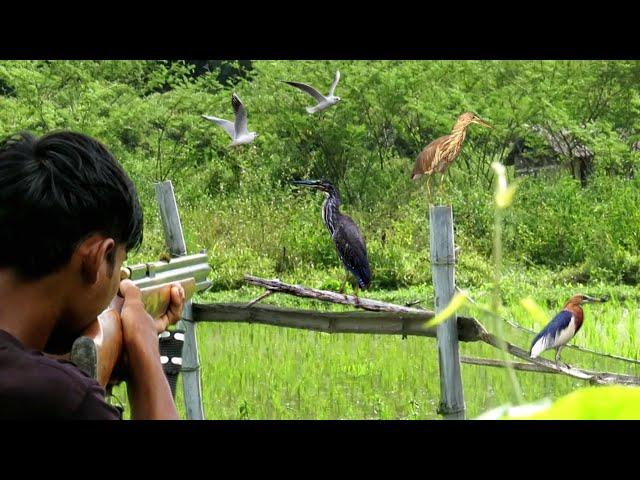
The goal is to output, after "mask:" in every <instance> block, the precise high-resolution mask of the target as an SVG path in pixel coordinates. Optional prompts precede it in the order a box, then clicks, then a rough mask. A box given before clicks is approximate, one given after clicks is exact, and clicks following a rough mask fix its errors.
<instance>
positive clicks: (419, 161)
mask: <svg viewBox="0 0 640 480" xmlns="http://www.w3.org/2000/svg"><path fill="white" fill-rule="evenodd" d="M446 139H447V135H445V136H444V137H440V138H437V139H436V140H434V141H433V142H431V143H430V144H429V145H427V146H426V147H424V149H423V150H422V151H421V152H420V155H418V158H416V161H415V163H414V165H413V172H412V173H411V179H412V180H416V179H418V178H420V177H421V176H422V175H425V174H427V175H429V174H431V173H433V171H434V170H435V168H436V166H437V164H438V161H439V160H440V155H439V153H438V152H439V151H440V149H441V148H442V144H443V143H444V142H445V141H446Z"/></svg>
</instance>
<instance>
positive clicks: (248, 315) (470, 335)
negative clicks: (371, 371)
mask: <svg viewBox="0 0 640 480" xmlns="http://www.w3.org/2000/svg"><path fill="white" fill-rule="evenodd" d="M193 318H194V321H196V322H221V323H225V322H242V323H258V324H263V325H273V326H276V327H288V328H297V329H302V330H313V331H317V332H326V333H364V334H379V335H415V336H423V337H434V338H435V336H436V328H435V327H432V328H425V326H424V325H425V322H426V321H427V320H429V319H430V318H432V314H431V312H426V311H425V312H418V313H410V314H407V313H393V312H319V311H316V310H300V309H294V308H281V307H276V306H274V305H265V304H263V305H254V306H251V307H248V306H247V304H244V303H214V304H199V303H194V304H193ZM483 331H484V328H483V327H482V325H481V324H480V323H478V322H477V321H476V320H474V319H473V318H466V317H459V318H458V338H459V340H460V341H463V342H474V341H477V340H479V338H480V335H481V333H482V332H483Z"/></svg>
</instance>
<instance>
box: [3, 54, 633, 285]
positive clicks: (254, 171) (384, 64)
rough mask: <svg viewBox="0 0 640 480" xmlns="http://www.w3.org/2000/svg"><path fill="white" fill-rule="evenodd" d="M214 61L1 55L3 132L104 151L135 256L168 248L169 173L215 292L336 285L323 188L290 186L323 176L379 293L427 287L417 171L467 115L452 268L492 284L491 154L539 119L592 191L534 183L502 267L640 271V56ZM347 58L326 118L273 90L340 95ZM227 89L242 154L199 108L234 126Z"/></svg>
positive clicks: (608, 274) (522, 188)
mask: <svg viewBox="0 0 640 480" xmlns="http://www.w3.org/2000/svg"><path fill="white" fill-rule="evenodd" d="M210 65H211V66H212V67H211V68H212V69H211V71H209V72H207V71H206V70H205V69H203V68H201V67H202V66H201V65H192V64H189V63H185V62H175V61H174V62H156V61H3V62H0V135H2V136H5V135H8V134H11V133H14V132H17V131H19V130H23V129H28V130H32V131H34V132H36V133H44V132H47V131H50V130H52V129H59V128H68V129H75V130H80V131H82V132H85V133H88V134H91V135H94V136H96V137H97V138H99V139H100V140H102V141H103V142H104V143H105V144H107V145H108V146H109V148H110V149H111V150H112V151H113V152H114V153H115V154H116V155H117V157H118V158H119V159H120V160H121V161H122V163H123V164H124V166H125V168H126V169H127V170H128V171H129V172H130V174H131V176H132V177H133V178H134V180H135V182H136V184H137V186H138V188H139V190H140V195H141V198H142V201H143V203H144V206H145V212H146V240H145V245H144V247H143V248H142V250H141V251H140V252H139V255H138V257H139V258H142V257H146V258H148V257H149V256H153V255H157V254H159V253H160V251H161V250H162V239H161V238H160V235H161V229H160V226H159V222H158V219H157V216H156V214H155V206H154V205H153V201H154V192H153V186H152V185H153V182H156V181H158V180H163V179H167V178H169V179H171V180H172V181H173V182H174V186H175V188H176V192H177V195H178V199H179V202H180V205H181V209H182V212H183V213H182V215H183V223H184V226H185V231H186V236H187V242H188V245H189V248H190V249H192V250H194V249H200V248H207V249H208V250H209V251H210V253H211V258H212V266H213V268H214V275H212V279H213V281H214V284H215V288H218V289H223V288H232V287H235V286H238V285H240V284H241V283H242V274H243V273H248V272H251V273H254V274H262V275H268V276H280V277H281V278H283V279H284V278H286V279H288V280H292V281H300V282H302V281H310V282H316V284H318V285H321V286H334V284H335V286H337V285H338V284H339V282H340V280H341V276H342V269H341V267H340V265H339V262H338V259H337V256H336V254H335V252H334V250H333V246H332V244H331V242H330V240H329V237H328V235H327V232H326V230H325V229H324V226H323V225H322V221H321V217H320V205H321V202H322V196H321V195H320V194H316V193H315V192H308V191H301V192H298V191H296V190H295V189H293V188H292V187H291V185H289V183H288V181H289V180H290V179H292V178H303V177H306V178H311V177H314V178H319V177H323V178H328V179H330V180H331V181H333V182H334V183H335V184H336V185H337V186H338V188H339V189H340V192H341V196H342V200H343V210H344V211H345V212H346V213H348V214H349V215H351V216H352V217H353V218H354V219H355V220H356V221H357V222H358V223H359V225H360V226H361V229H362V230H363V232H364V234H365V236H366V239H367V242H368V246H369V253H370V257H371V264H372V270H373V287H374V288H397V287H402V286H408V285H414V284H421V283H430V281H431V274H430V269H429V268H428V260H429V252H428V249H429V241H428V234H429V231H428V228H429V227H428V222H427V216H428V211H427V198H426V191H425V190H424V187H423V184H422V182H418V183H413V182H412V181H411V180H410V178H409V177H410V172H411V168H412V165H413V161H414V159H415V157H416V155H417V154H418V152H419V151H420V150H421V149H422V148H423V147H424V146H425V145H426V144H427V143H428V142H429V141H431V140H433V139H435V138H436V137H438V136H440V135H444V134H446V133H448V132H449V131H450V129H451V127H452V125H453V123H454V122H455V120H456V118H457V116H458V115H459V114H460V113H462V112H463V111H465V110H472V111H475V112H477V113H478V114H479V115H480V116H482V117H483V118H486V119H487V120H489V121H490V122H491V123H492V124H494V126H495V128H494V129H493V130H487V129H483V128H481V127H477V126H471V127H470V129H469V132H468V136H467V140H466V142H465V146H464V148H463V150H462V153H461V154H460V156H459V157H458V160H457V161H456V163H455V164H454V165H453V167H452V168H451V171H450V174H449V176H448V177H447V182H446V184H445V194H444V196H443V197H441V198H440V200H441V201H449V202H451V203H452V204H453V206H454V212H455V216H456V243H457V244H458V245H459V246H461V247H462V253H461V256H460V261H461V267H460V269H459V273H458V278H459V280H460V282H461V283H464V284H470V285H474V284H475V285H480V284H483V283H485V282H486V281H487V279H488V278H489V276H490V269H489V268H488V265H489V264H490V255H491V245H492V243H491V235H492V233H491V232H492V228H493V207H492V204H491V200H492V193H491V192H492V188H493V187H492V185H493V183H492V182H493V171H492V170H491V167H490V165H491V162H493V161H504V160H505V159H506V157H507V155H508V153H509V150H510V148H511V146H512V143H513V141H514V140H515V139H516V138H519V137H522V136H527V135H529V136H530V131H529V130H528V126H529V125H533V124H541V125H545V126H548V127H551V128H566V129H568V131H570V132H571V133H572V134H573V135H574V136H575V137H576V138H578V139H579V140H580V141H581V142H583V143H584V144H585V145H587V146H588V147H589V148H590V149H591V150H592V151H593V152H595V173H594V174H593V175H592V177H590V179H589V181H588V183H587V185H586V186H584V187H582V186H581V185H580V183H579V182H577V181H575V180H573V178H572V177H571V176H570V174H567V173H560V174H551V175H541V176H539V177H526V178H522V179H521V182H520V185H519V189H518V193H517V196H516V200H515V203H514V205H513V207H512V208H511V209H509V211H508V212H507V215H506V218H505V232H504V248H505V255H506V261H507V262H508V263H510V264H511V265H512V266H513V267H514V268H518V267H532V266H542V267H544V268H550V269H552V270H553V271H555V272H557V278H558V279H559V281H562V280H563V279H565V280H568V281H574V282H587V281H592V280H594V279H597V280H611V281H616V282H624V283H628V284H637V283H638V282H639V281H640V273H639V272H640V257H639V252H640V238H639V234H640V233H639V232H640V213H639V210H638V205H639V204H640V193H639V192H640V189H639V187H640V184H639V182H640V180H638V177H637V169H638V166H639V164H640V159H639V158H638V157H639V154H638V152H634V151H632V149H631V148H630V145H631V143H632V142H633V141H636V140H638V139H639V138H640V136H639V135H640V120H639V119H640V116H639V115H638V113H640V92H639V88H638V78H640V62H561V61H549V62H538V61H535V62H534V61H526V62H519V61H465V62H457V61H375V62H373V61H353V62H348V61H340V62H333V61H332V62H329V61H258V62H250V63H246V62H245V63H238V62H222V63H211V64H210ZM338 68H339V69H340V71H341V73H342V79H341V81H340V84H339V85H338V88H337V91H336V94H337V95H340V96H341V97H342V98H343V101H342V102H341V104H340V105H338V106H337V107H334V108H331V109H329V110H327V111H325V112H323V113H321V114H318V115H314V116H310V115H308V114H307V113H306V111H305V110H304V107H305V106H307V105H311V104H312V100H311V99H310V97H308V96H307V95H305V94H304V93H302V92H300V91H299V90H296V89H294V88H292V87H290V86H288V85H286V84H283V83H279V80H287V79H288V80H298V81H303V82H307V83H310V84H312V85H314V86H316V87H317V88H318V89H320V90H321V91H328V88H329V85H330V83H331V81H332V79H333V75H334V73H335V70H336V69H338ZM196 70H197V72H196ZM232 91H235V92H237V93H238V95H239V96H240V98H241V99H242V100H243V102H244V103H245V106H246V108H247V111H248V114H249V126H250V128H251V129H252V130H255V131H257V132H259V133H260V134H261V135H260V136H259V137H258V139H257V140H256V142H255V143H254V144H253V145H250V146H245V147H242V148H239V149H230V148H229V147H228V144H229V139H228V137H227V136H226V134H225V133H224V132H223V131H222V130H221V129H220V128H218V127H216V126H215V125H213V124H211V123H209V122H206V121H204V120H203V119H202V118H201V117H200V115H201V114H203V113H206V114H211V115H216V116H220V117H223V118H229V119H231V118H232V117H233V111H232V108H231V102H230V95H231V92H232ZM534 145H535V140H534ZM511 175H513V173H512V172H511ZM435 190H436V188H432V191H435ZM136 258H137V257H136Z"/></svg>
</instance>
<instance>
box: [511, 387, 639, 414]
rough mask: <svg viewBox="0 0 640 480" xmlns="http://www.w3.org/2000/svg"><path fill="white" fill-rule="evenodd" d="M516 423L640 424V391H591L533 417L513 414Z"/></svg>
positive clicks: (563, 399) (582, 391) (578, 392)
mask: <svg viewBox="0 0 640 480" xmlns="http://www.w3.org/2000/svg"><path fill="white" fill-rule="evenodd" d="M502 418H504V419H514V420H640V388H638V387H624V386H610V387H587V388H582V389H579V390H576V391H575V392H572V393H570V394H569V395H566V396H564V397H561V398H559V399H558V400H556V401H555V402H553V404H551V405H550V406H548V407H547V408H543V409H536V410H535V411H534V412H533V413H531V412H529V413H525V414H524V415H523V414H522V413H520V412H513V411H509V412H508V413H507V415H506V416H505V417H502Z"/></svg>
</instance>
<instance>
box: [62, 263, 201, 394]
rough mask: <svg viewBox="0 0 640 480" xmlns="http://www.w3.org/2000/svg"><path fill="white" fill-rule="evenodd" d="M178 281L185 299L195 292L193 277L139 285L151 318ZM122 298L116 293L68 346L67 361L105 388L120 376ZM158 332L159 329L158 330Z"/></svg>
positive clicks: (159, 311) (127, 272)
mask: <svg viewBox="0 0 640 480" xmlns="http://www.w3.org/2000/svg"><path fill="white" fill-rule="evenodd" d="M130 274H131V272H130V270H129V269H128V268H126V267H123V268H122V269H121V271H120V280H124V279H127V278H129V277H130ZM174 283H179V284H180V285H182V288H183V289H184V292H185V301H186V300H189V299H190V298H191V297H192V296H193V294H194V293H195V291H196V282H195V279H194V278H188V279H184V280H179V281H175V282H172V283H166V284H163V285H158V286H152V287H147V288H141V289H140V292H141V294H142V301H143V304H144V308H145V310H146V311H147V313H148V314H149V315H151V317H152V318H154V319H155V318H158V317H159V316H160V315H162V314H164V313H165V312H166V311H167V308H168V307H169V304H170V303H171V287H172V286H173V284H174ZM123 303H124V298H123V297H122V296H121V295H120V292H118V295H116V297H115V298H114V299H113V301H112V302H111V304H110V305H109V307H108V308H107V309H106V310H105V311H104V312H102V313H101V314H100V315H99V316H98V318H97V319H96V321H95V322H93V323H92V324H91V325H90V326H89V327H88V328H87V329H86V330H85V331H84V332H82V335H81V336H80V338H78V339H77V340H76V341H75V342H74V344H73V347H72V349H71V361H73V362H74V363H75V364H76V365H78V366H79V367H80V368H81V369H83V370H84V371H85V372H86V373H87V374H89V375H90V376H92V377H93V378H95V379H96V380H97V381H98V383H99V384H100V385H101V386H103V387H105V388H106V387H107V385H109V384H114V383H117V382H118V381H119V378H118V377H121V372H119V371H118V370H119V367H121V365H122V342H123V335H122V320H121V318H120V312H121V311H122V305H123ZM158 333H160V332H158Z"/></svg>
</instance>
